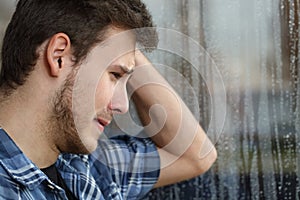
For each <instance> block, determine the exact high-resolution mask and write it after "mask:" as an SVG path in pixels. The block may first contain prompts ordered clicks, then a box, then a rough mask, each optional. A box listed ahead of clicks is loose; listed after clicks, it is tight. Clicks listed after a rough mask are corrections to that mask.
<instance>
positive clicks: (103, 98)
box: [95, 76, 114, 108]
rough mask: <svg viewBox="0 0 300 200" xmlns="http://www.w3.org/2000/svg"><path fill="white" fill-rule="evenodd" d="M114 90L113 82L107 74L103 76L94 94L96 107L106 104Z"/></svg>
mask: <svg viewBox="0 0 300 200" xmlns="http://www.w3.org/2000/svg"><path fill="white" fill-rule="evenodd" d="M113 92H114V82H113V81H111V80H110V78H109V77H108V76H104V77H102V78H101V80H100V81H99V83H98V86H97V89H96V94H95V104H96V108H101V107H105V106H107V105H108V104H109V103H110V101H111V99H112V95H113Z"/></svg>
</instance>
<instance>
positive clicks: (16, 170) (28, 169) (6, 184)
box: [0, 129, 160, 200]
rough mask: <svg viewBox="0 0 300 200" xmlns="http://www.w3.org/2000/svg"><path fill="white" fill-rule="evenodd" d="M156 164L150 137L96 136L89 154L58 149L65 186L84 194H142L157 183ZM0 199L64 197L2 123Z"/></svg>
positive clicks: (136, 196)
mask: <svg viewBox="0 0 300 200" xmlns="http://www.w3.org/2000/svg"><path fill="white" fill-rule="evenodd" d="M37 151H38V149H37ZM45 156H47V155H45ZM159 165H160V163H159V156H158V153H157V150H156V147H155V145H154V144H153V143H152V142H151V140H149V139H137V138H134V137H129V136H118V137H115V138H113V139H110V140H99V145H98V148H97V150H96V151H95V152H94V153H92V154H91V155H74V154H62V155H60V156H59V158H58V160H57V162H56V167H57V169H58V171H59V172H60V174H61V176H62V178H63V179H64V181H65V183H66V185H67V186H68V188H69V189H70V190H71V191H72V192H73V194H74V195H75V196H76V197H77V198H78V199H84V200H86V199H140V198H142V197H143V196H144V195H145V194H146V193H147V192H149V191H150V190H151V189H152V187H153V185H154V184H155V183H156V181H157V178H158V176H159ZM0 199H5V200H7V199H13V200H16V199H22V200H24V199H34V200H36V199H39V200H42V199H47V200H49V199H67V197H66V194H65V192H64V190H63V189H61V188H60V187H59V186H57V185H55V184H54V183H53V182H52V181H51V180H50V179H49V178H48V177H47V176H46V175H45V174H44V173H43V172H42V171H41V170H40V169H39V168H38V167H37V166H36V165H35V164H33V163H32V162H31V161H30V160H29V159H28V158H27V157H26V156H25V155H24V154H23V153H22V151H21V150H20V149H19V148H18V147H17V146H16V144H15V143H14V142H13V141H12V140H11V138H10V137H9V136H8V135H7V133H6V132H5V131H4V130H3V129H0Z"/></svg>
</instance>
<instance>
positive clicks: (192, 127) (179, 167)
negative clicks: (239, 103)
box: [129, 51, 217, 187]
mask: <svg viewBox="0 0 300 200" xmlns="http://www.w3.org/2000/svg"><path fill="white" fill-rule="evenodd" d="M136 66H137V67H136V70H135V72H134V74H133V76H132V78H131V79H130V81H129V89H130V90H131V91H134V93H133V96H132V98H133V101H134V103H135V105H136V107H137V111H138V114H139V117H140V119H141V121H142V123H143V125H144V126H146V128H145V129H146V131H147V133H148V134H149V135H150V136H151V139H152V140H153V141H154V143H155V144H156V146H157V147H158V148H159V154H160V158H161V173H160V176H159V180H158V182H157V184H156V185H155V187H160V186H164V185H168V184H173V183H176V182H179V181H182V180H186V179H190V178H192V177H195V176H198V175H200V174H202V173H204V172H205V171H207V170H208V169H209V168H210V167H211V165H212V164H213V162H214V161H215V159H216V157H217V153H216V150H215V148H214V146H213V144H212V143H211V142H210V141H209V139H208V137H207V136H206V134H205V133H204V131H203V129H202V128H201V126H200V125H199V123H198V122H197V120H196V119H195V118H194V116H193V115H192V113H191V112H190V110H189V109H188V108H187V106H186V105H185V104H184V102H183V101H182V100H181V98H180V97H179V96H178V95H177V94H176V92H175V91H174V90H173V89H172V87H171V86H170V85H169V84H168V83H167V81H166V80H165V79H164V78H163V77H162V76H161V75H160V74H159V73H158V72H157V71H156V70H155V68H154V67H153V66H152V65H151V63H150V62H149V61H148V59H147V58H146V57H145V56H144V55H143V54H142V53H141V52H140V51H137V52H136ZM149 83H150V84H149ZM143 84H144V85H143ZM153 105H159V107H157V106H156V108H155V106H154V107H153V108H151V107H152V106H153ZM162 107H163V109H161V108H162ZM150 108H151V109H150ZM149 111H150V112H149ZM149 115H150V116H149Z"/></svg>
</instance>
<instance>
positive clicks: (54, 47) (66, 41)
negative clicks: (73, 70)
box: [47, 33, 72, 77]
mask: <svg viewBox="0 0 300 200" xmlns="http://www.w3.org/2000/svg"><path fill="white" fill-rule="evenodd" d="M71 58H72V52H71V41H70V38H69V36H68V35H66V34H65V33H57V34H55V35H54V36H53V37H52V38H51V39H50V41H49V43H48V47H47V61H48V64H49V65H48V66H49V72H50V74H51V76H54V77H58V76H59V74H60V72H61V71H62V70H63V68H65V67H66V65H67V63H71Z"/></svg>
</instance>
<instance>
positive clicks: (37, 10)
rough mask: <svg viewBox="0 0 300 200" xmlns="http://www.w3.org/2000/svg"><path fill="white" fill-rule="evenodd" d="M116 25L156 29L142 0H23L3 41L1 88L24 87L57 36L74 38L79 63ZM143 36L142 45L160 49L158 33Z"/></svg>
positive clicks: (140, 41)
mask: <svg viewBox="0 0 300 200" xmlns="http://www.w3.org/2000/svg"><path fill="white" fill-rule="evenodd" d="M112 24H113V25H115V26H119V27H122V28H128V29H134V28H142V27H153V23H152V18H151V15H150V14H149V12H148V10H147V9H146V6H145V4H144V3H142V2H141V1H140V0H19V2H18V4H17V7H16V11H15V13H14V15H13V17H12V19H11V22H10V23H9V25H8V27H7V30H6V33H5V36H4V40H3V46H2V68H1V73H0V87H1V88H2V89H4V88H5V89H6V90H12V89H16V88H17V87H18V86H19V85H22V84H24V82H25V81H26V77H27V76H28V75H29V74H30V72H31V71H32V70H33V69H34V65H35V63H36V60H37V58H38V54H37V48H38V47H39V46H40V45H41V44H42V43H43V42H44V41H46V40H47V39H49V38H50V37H51V36H53V35H54V34H56V33H59V32H63V33H66V34H67V35H68V36H69V37H70V40H71V44H72V50H73V53H74V57H75V63H76V64H78V63H79V62H80V61H82V60H83V59H85V57H86V55H87V53H88V52H89V51H90V49H91V48H92V47H93V46H94V45H95V44H97V43H99V42H101V39H103V38H102V37H103V35H104V32H105V28H106V27H108V26H109V25H112ZM139 35H141V34H139ZM141 36H142V37H140V38H137V39H138V42H139V43H142V45H143V43H144V45H146V46H148V47H149V46H150V47H155V46H156V43H157V35H156V32H155V30H152V31H150V32H147V33H143V34H142V35H141ZM145 36H146V37H148V36H151V37H150V38H151V39H147V40H146V39H145Z"/></svg>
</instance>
